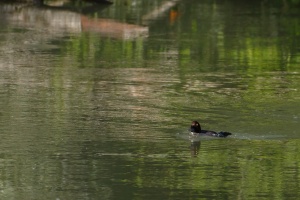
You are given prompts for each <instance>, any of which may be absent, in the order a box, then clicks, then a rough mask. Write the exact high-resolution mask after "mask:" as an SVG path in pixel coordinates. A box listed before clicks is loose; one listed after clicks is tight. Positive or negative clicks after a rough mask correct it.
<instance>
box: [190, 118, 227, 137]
mask: <svg viewBox="0 0 300 200" xmlns="http://www.w3.org/2000/svg"><path fill="white" fill-rule="evenodd" d="M190 131H191V133H193V134H195V133H197V134H201V133H202V134H204V135H207V136H213V137H227V136H228V135H231V133H229V132H222V131H221V132H219V133H217V132H215V131H208V130H202V129H201V126H200V124H199V122H197V121H192V124H191V128H190Z"/></svg>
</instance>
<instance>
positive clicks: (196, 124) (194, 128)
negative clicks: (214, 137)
mask: <svg viewBox="0 0 300 200" xmlns="http://www.w3.org/2000/svg"><path fill="white" fill-rule="evenodd" d="M190 131H191V132H195V133H200V132H201V126H200V124H199V122H197V121H192V124H191V128H190Z"/></svg>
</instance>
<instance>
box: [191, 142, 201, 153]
mask: <svg viewBox="0 0 300 200" xmlns="http://www.w3.org/2000/svg"><path fill="white" fill-rule="evenodd" d="M200 145H201V142H200V141H192V142H191V146H190V149H191V155H192V156H193V157H197V156H198V154H199V151H200Z"/></svg>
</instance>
